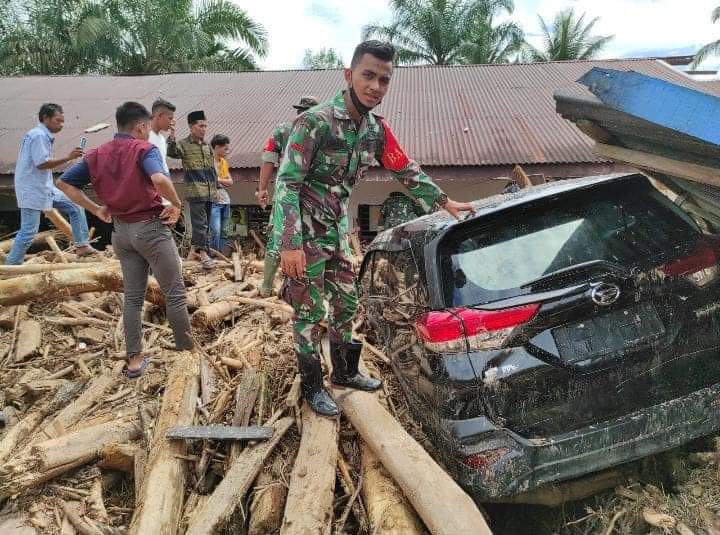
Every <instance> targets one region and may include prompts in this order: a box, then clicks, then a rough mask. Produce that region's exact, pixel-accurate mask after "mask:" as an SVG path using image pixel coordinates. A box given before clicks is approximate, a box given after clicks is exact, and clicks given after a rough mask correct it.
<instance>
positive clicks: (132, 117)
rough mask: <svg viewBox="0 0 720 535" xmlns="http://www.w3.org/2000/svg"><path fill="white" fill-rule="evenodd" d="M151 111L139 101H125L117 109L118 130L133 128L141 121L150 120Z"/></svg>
mask: <svg viewBox="0 0 720 535" xmlns="http://www.w3.org/2000/svg"><path fill="white" fill-rule="evenodd" d="M149 120H150V113H148V111H147V108H146V107H145V106H143V105H142V104H140V103H139V102H125V103H124V104H122V105H121V106H118V109H117V110H115V122H116V123H117V127H118V130H122V131H125V132H127V131H128V130H132V129H133V127H134V126H135V125H136V124H137V123H138V122H139V121H149Z"/></svg>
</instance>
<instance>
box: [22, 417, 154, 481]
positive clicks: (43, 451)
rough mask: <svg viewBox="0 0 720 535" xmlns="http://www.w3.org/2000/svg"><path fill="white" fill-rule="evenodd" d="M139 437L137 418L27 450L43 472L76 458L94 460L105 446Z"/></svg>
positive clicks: (65, 436)
mask: <svg viewBox="0 0 720 535" xmlns="http://www.w3.org/2000/svg"><path fill="white" fill-rule="evenodd" d="M139 437H140V426H139V422H138V420H137V418H131V419H126V420H114V421H112V422H107V423H104V424H100V425H94V426H92V427H86V428H85V429H82V430H80V431H76V432H74V433H68V434H67V435H62V436H60V437H58V438H53V439H50V440H46V441H44V442H39V443H37V444H35V445H34V446H33V447H32V449H31V453H32V455H33V456H34V458H35V460H36V461H37V462H38V463H39V464H40V468H41V469H42V470H43V471H46V470H50V469H52V468H56V467H58V466H62V465H64V464H69V463H72V462H74V461H76V460H79V459H88V462H89V460H91V459H94V458H95V457H98V456H99V455H100V452H101V451H102V449H103V448H105V447H106V446H109V445H110V444H114V443H115V442H129V441H131V440H135V439H137V438H139Z"/></svg>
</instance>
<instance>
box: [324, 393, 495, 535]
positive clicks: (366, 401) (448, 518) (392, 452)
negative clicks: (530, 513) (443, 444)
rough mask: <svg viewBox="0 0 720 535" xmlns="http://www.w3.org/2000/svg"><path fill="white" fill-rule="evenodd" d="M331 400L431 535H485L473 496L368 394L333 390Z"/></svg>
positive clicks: (486, 530) (484, 525)
mask: <svg viewBox="0 0 720 535" xmlns="http://www.w3.org/2000/svg"><path fill="white" fill-rule="evenodd" d="M335 399H336V400H337V401H338V403H339V404H340V405H341V406H342V409H343V412H344V414H345V416H346V417H347V418H348V420H350V423H352V425H353V427H354V428H355V429H356V430H357V432H358V433H360V436H362V438H363V440H364V441H365V442H366V443H367V445H368V446H369V447H370V448H371V449H372V451H373V453H375V455H377V457H378V458H379V459H380V461H381V462H382V463H383V465H384V466H385V468H386V469H387V470H388V472H389V473H390V474H391V475H392V477H393V479H395V481H396V482H397V483H398V484H399V485H400V487H401V488H402V489H403V492H404V493H405V496H407V498H408V500H410V503H412V505H413V507H414V508H415V510H416V511H417V512H418V514H419V515H420V518H422V519H423V522H425V525H426V526H427V527H428V529H430V531H431V532H432V533H433V534H438V535H445V534H447V535H483V534H490V533H491V532H490V528H488V526H487V523H486V522H485V518H484V517H483V515H482V513H481V512H480V511H479V510H478V508H477V506H476V505H475V503H474V502H473V501H472V499H471V498H470V497H469V496H468V495H467V494H465V492H464V491H463V490H462V489H461V488H460V487H459V485H458V484H457V483H456V482H455V481H454V480H453V479H452V478H451V477H450V476H449V475H448V474H447V473H446V472H445V471H444V470H443V469H442V468H440V466H438V464H437V463H436V462H435V461H434V460H433V459H432V457H430V455H429V454H428V453H427V452H426V451H425V450H424V449H423V448H422V446H420V444H418V443H417V442H416V441H415V440H414V439H413V438H412V437H411V436H410V435H409V434H408V433H407V431H405V430H404V429H403V428H402V426H401V425H400V423H399V422H398V421H397V420H396V419H395V418H393V417H392V415H391V414H390V413H389V412H387V411H386V410H385V409H384V408H383V407H382V405H380V403H379V402H378V400H377V399H376V398H375V396H373V395H372V394H371V393H368V392H361V391H358V390H340V389H335Z"/></svg>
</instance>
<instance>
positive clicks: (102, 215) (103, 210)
mask: <svg viewBox="0 0 720 535" xmlns="http://www.w3.org/2000/svg"><path fill="white" fill-rule="evenodd" d="M95 217H97V218H98V219H99V220H100V221H102V222H103V223H112V216H111V215H110V209H109V208H108V207H107V206H100V207H99V208H98V209H97V211H96V212H95Z"/></svg>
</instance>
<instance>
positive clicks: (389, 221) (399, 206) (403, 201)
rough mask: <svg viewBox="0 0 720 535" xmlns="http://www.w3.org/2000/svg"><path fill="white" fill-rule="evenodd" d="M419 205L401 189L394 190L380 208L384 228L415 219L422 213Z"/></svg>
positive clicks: (380, 222)
mask: <svg viewBox="0 0 720 535" xmlns="http://www.w3.org/2000/svg"><path fill="white" fill-rule="evenodd" d="M419 212H420V211H419V210H418V208H417V206H415V203H414V202H413V201H412V199H411V198H410V197H408V196H407V195H405V194H404V193H403V192H401V191H393V192H392V193H391V194H390V195H389V196H388V198H387V199H385V202H384V203H383V205H382V208H381V209H380V220H379V221H378V225H380V226H381V227H382V228H383V229H384V230H386V229H389V228H392V227H397V226H398V225H402V224H403V223H407V222H408V221H410V220H412V219H415V218H416V217H418V216H419V215H422V213H419Z"/></svg>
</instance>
